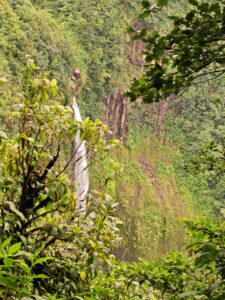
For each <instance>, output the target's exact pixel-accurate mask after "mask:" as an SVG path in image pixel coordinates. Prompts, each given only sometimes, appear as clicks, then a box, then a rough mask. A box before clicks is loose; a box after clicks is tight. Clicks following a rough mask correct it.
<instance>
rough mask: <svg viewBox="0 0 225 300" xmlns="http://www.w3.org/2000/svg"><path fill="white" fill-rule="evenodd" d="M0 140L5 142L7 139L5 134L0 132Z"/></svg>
mask: <svg viewBox="0 0 225 300" xmlns="http://www.w3.org/2000/svg"><path fill="white" fill-rule="evenodd" d="M0 138H3V139H5V140H7V139H8V137H7V135H6V133H5V132H4V131H0Z"/></svg>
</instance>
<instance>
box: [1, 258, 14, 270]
mask: <svg viewBox="0 0 225 300" xmlns="http://www.w3.org/2000/svg"><path fill="white" fill-rule="evenodd" d="M13 262H14V259H12V258H9V257H5V258H4V259H3V263H4V265H5V266H6V267H7V268H10V267H11V266H12V265H13Z"/></svg>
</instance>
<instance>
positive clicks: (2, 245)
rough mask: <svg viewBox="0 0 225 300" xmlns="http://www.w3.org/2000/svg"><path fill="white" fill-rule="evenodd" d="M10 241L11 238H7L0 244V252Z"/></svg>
mask: <svg viewBox="0 0 225 300" xmlns="http://www.w3.org/2000/svg"><path fill="white" fill-rule="evenodd" d="M11 240H12V238H11V237H9V238H8V239H7V240H5V241H4V242H3V243H2V244H1V246H0V250H3V249H4V248H5V247H6V246H8V245H9V243H10V242H11Z"/></svg>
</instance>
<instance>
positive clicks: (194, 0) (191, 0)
mask: <svg viewBox="0 0 225 300" xmlns="http://www.w3.org/2000/svg"><path fill="white" fill-rule="evenodd" d="M188 2H189V3H190V4H191V5H194V6H198V1H197V0H188Z"/></svg>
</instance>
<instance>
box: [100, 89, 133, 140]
mask: <svg viewBox="0 0 225 300" xmlns="http://www.w3.org/2000/svg"><path fill="white" fill-rule="evenodd" d="M104 104H105V106H106V113H105V115H104V116H103V122H104V123H106V124H107V125H108V126H109V129H110V131H111V133H110V134H109V135H108V138H109V139H110V138H118V139H119V140H120V141H121V142H122V143H124V142H125V141H126V138H127V134H128V100H127V99H126V98H125V97H124V96H123V95H122V93H121V92H118V93H116V94H113V95H110V96H109V97H108V98H107V99H105V101H104Z"/></svg>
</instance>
